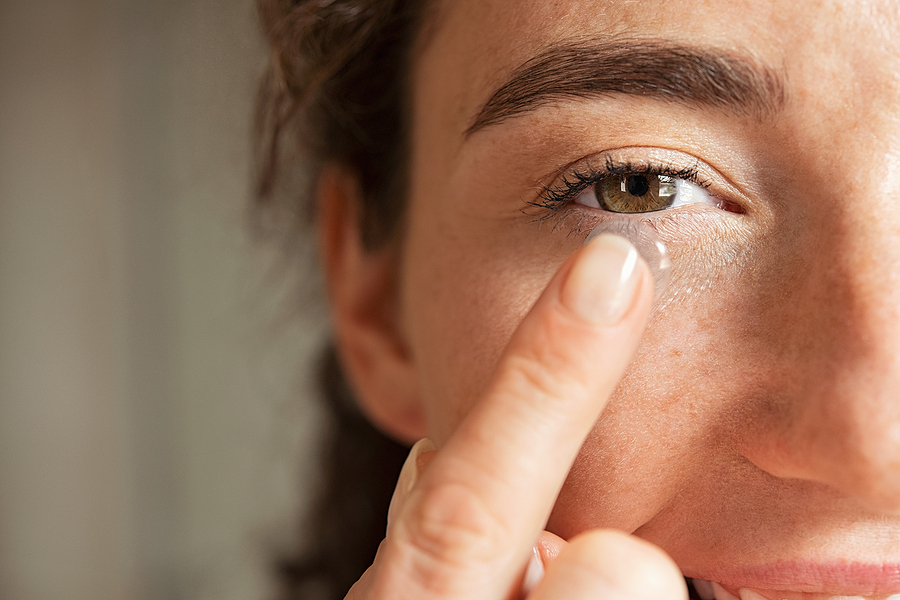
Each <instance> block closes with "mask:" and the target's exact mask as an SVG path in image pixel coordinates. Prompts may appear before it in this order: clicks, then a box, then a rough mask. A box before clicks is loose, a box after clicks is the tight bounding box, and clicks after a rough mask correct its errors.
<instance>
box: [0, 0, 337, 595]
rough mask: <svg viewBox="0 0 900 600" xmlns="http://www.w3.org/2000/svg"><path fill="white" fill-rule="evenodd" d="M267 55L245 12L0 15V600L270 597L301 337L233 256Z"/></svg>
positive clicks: (56, 3)
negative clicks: (255, 108)
mask: <svg viewBox="0 0 900 600" xmlns="http://www.w3.org/2000/svg"><path fill="white" fill-rule="evenodd" d="M265 56H266V52H265V49H264V48H263V46H262V42H261V40H260V36H259V34H258V32H257V24H256V19H255V12H254V7H253V3H252V0H194V1H192V0H183V1H178V2H175V1H171V0H154V1H153V2H139V1H137V0H119V1H112V0H81V1H74V0H72V1H65V0H0V600H51V599H52V600H56V599H60V600H82V599H84V600H87V599H90V600H106V599H136V600H145V599H146V600H156V599H207V598H209V599H212V598H216V599H226V600H227V599H238V598H240V599H242V600H253V599H257V598H272V597H273V596H274V593H273V580H272V577H271V575H270V573H269V571H268V570H267V569H269V566H270V564H271V562H272V560H273V557H274V556H275V555H276V554H277V553H278V552H281V551H284V550H287V549H289V548H290V547H291V546H292V544H293V542H294V539H295V537H296V536H295V533H296V527H297V521H298V519H297V515H298V513H299V511H300V510H301V509H302V507H303V504H304V502H305V498H306V492H308V489H309V487H311V486H310V485H308V484H306V483H304V482H308V481H311V480H312V479H314V474H313V472H312V471H311V470H310V466H309V464H308V463H309V459H302V457H304V456H308V454H309V450H310V449H311V448H312V447H314V445H315V440H316V432H317V431H318V429H319V422H318V416H317V413H316V412H315V410H314V408H313V406H312V405H311V403H310V401H309V399H308V396H309V392H308V390H309V389H310V383H309V377H308V374H307V373H306V368H305V367H304V365H306V364H307V363H308V362H309V356H310V352H311V351H312V349H315V348H316V347H317V346H318V343H319V339H320V336H321V335H322V331H321V325H319V326H313V323H316V322H321V321H322V319H315V318H309V317H307V318H301V317H299V316H296V315H295V314H294V313H295V309H296V308H297V306H296V304H297V297H296V296H295V295H293V290H294V286H295V284H296V277H292V276H291V271H292V269H293V267H292V266H291V265H290V264H287V265H285V263H283V262H280V261H279V256H278V252H277V250H276V249H272V248H266V247H264V246H261V245H260V244H259V243H257V242H254V241H252V240H251V239H250V236H249V234H248V227H247V213H246V205H247V202H248V198H249V195H250V194H249V190H250V181H249V179H250V166H251V162H252V161H251V156H250V147H251V144H250V131H251V121H252V116H251V113H252V102H253V96H254V87H255V84H256V80H257V78H258V76H259V75H260V73H261V71H262V69H263V66H264V63H265ZM298 272H299V270H298ZM301 308H303V307H301ZM306 312H307V313H309V311H306Z"/></svg>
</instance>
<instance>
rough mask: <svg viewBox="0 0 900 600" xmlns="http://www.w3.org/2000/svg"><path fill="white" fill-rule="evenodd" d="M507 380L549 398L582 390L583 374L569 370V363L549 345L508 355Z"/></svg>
mask: <svg viewBox="0 0 900 600" xmlns="http://www.w3.org/2000/svg"><path fill="white" fill-rule="evenodd" d="M506 368H507V369H508V371H507V377H505V378H504V379H506V380H507V381H509V382H511V384H512V387H513V388H514V389H521V390H522V391H524V390H527V391H528V393H529V395H533V394H535V393H537V394H539V395H541V396H545V397H548V398H555V397H557V396H561V395H562V396H570V395H572V394H573V393H581V392H583V391H584V390H585V384H584V381H583V378H581V377H578V376H576V374H575V373H572V365H571V364H570V363H569V362H567V361H566V360H565V359H564V357H560V356H559V355H558V354H556V353H554V352H553V350H552V349H546V348H545V349H540V350H536V351H529V352H522V353H518V354H515V355H512V356H510V357H509V360H508V362H507V365H506Z"/></svg>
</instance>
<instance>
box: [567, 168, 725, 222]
mask: <svg viewBox="0 0 900 600" xmlns="http://www.w3.org/2000/svg"><path fill="white" fill-rule="evenodd" d="M573 201H574V202H575V203H576V204H581V205H584V206H589V207H592V208H599V209H601V210H605V211H608V212H614V213H644V212H655V211H659V210H665V209H667V208H677V207H679V206H687V205H689V204H708V205H710V206H716V207H719V206H720V204H721V203H720V202H719V201H718V199H716V198H715V197H713V196H711V195H710V194H709V193H708V192H707V191H706V190H705V189H703V188H702V187H700V186H699V185H696V184H694V183H691V182H690V181H687V180H686V179H682V178H678V177H671V176H668V175H654V174H651V173H647V174H642V173H624V174H620V175H610V176H608V177H603V178H601V179H599V180H598V181H597V182H596V183H594V185H592V186H591V187H588V188H586V189H585V190H584V191H582V192H581V193H580V194H578V196H576V197H575V199H574V200H573Z"/></svg>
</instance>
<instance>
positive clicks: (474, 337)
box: [403, 226, 571, 441]
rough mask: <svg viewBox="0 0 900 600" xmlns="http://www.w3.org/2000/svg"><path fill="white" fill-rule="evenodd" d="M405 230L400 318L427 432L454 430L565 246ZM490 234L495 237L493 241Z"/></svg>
mask: <svg viewBox="0 0 900 600" xmlns="http://www.w3.org/2000/svg"><path fill="white" fill-rule="evenodd" d="M455 230H456V231H457V232H462V233H457V235H455V236H454V237H452V238H449V237H445V238H441V237H439V236H433V235H421V236H411V238H410V239H409V240H408V242H409V243H408V244H407V247H406V262H405V265H404V270H405V273H404V275H405V277H404V281H403V299H404V324H405V329H406V333H407V337H408V340H409V344H410V347H411V351H412V355H413V360H414V362H415V369H416V371H417V373H418V376H419V386H420V390H421V392H422V398H423V402H424V404H425V408H426V411H427V418H428V424H429V432H430V435H432V436H434V437H435V438H436V439H438V441H442V440H444V439H446V438H447V436H449V435H450V433H452V431H453V429H455V427H456V426H457V425H458V424H459V422H460V420H461V419H462V418H463V417H464V416H465V414H466V413H467V412H468V409H469V408H470V407H471V406H472V405H473V404H474V403H475V402H476V401H477V400H478V398H479V397H480V395H481V393H482V391H483V389H484V388H485V387H486V385H487V383H488V381H489V379H490V376H491V374H492V373H493V371H494V370H495V368H496V365H497V362H498V360H499V359H500V356H501V354H502V353H503V350H504V348H505V347H506V345H507V343H508V342H509V339H510V338H511V337H512V335H513V333H514V332H515V330H516V328H517V327H518V326H519V323H521V321H522V319H524V318H525V315H526V314H527V313H528V311H529V310H530V309H531V307H532V306H533V305H534V303H535V302H536V301H537V299H538V297H539V296H540V294H541V292H542V291H543V289H544V288H545V287H546V285H547V283H548V282H549V281H550V279H551V278H552V277H553V274H554V273H555V272H556V270H557V268H558V267H559V265H560V264H562V262H563V261H564V260H565V257H566V256H567V255H568V253H569V252H570V251H571V250H570V249H568V248H559V247H555V248H554V247H552V246H554V245H551V247H548V246H547V245H546V244H535V243H532V244H513V243H499V242H497V241H496V240H497V236H496V232H495V233H494V234H493V235H485V234H482V233H481V231H480V228H479V227H477V226H474V227H465V226H463V227H459V226H457V227H456V229H455ZM491 240H495V241H494V242H493V243H492V242H491Z"/></svg>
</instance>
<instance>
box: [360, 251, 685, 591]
mask: <svg viewBox="0 0 900 600" xmlns="http://www.w3.org/2000/svg"><path fill="white" fill-rule="evenodd" d="M652 290H653V283H652V279H651V277H650V273H649V270H648V268H647V266H646V264H644V262H643V261H642V260H641V259H640V257H639V255H638V254H637V252H636V251H635V250H634V248H633V247H632V246H631V244H629V243H628V242H627V241H626V240H625V239H624V238H620V237H616V236H611V235H601V236H600V237H598V238H597V239H595V240H593V241H592V242H591V243H590V244H588V245H586V246H585V247H584V248H582V249H581V250H579V251H578V252H576V253H575V254H574V255H573V256H571V257H570V258H569V259H568V260H567V261H566V262H565V264H563V266H562V267H561V268H560V270H559V272H558V273H557V274H556V275H555V276H554V278H553V279H552V281H551V282H550V284H549V285H548V287H547V289H546V290H545V291H544V293H543V294H542V296H541V297H540V299H539V300H538V302H537V303H536V304H535V306H534V308H533V309H532V310H531V312H530V313H529V314H528V316H527V317H526V318H525V319H524V321H523V322H522V324H521V325H520V327H519V329H518V330H517V331H516V333H515V335H514V336H513V338H512V340H511V341H510V344H509V347H508V348H507V350H506V352H505V353H504V355H503V357H502V359H501V360H500V363H499V366H498V368H497V371H496V372H495V374H494V376H493V378H492V380H491V383H490V385H489V386H488V388H487V392H486V393H485V394H484V396H483V397H482V398H480V399H479V401H478V403H477V404H476V405H475V406H474V408H473V409H472V411H471V412H470V413H469V414H468V415H467V416H466V418H465V420H464V421H463V422H462V423H461V424H460V426H459V427H458V428H457V430H456V431H455V432H454V434H453V435H452V436H451V438H450V439H449V440H447V442H446V444H445V445H444V447H443V448H441V449H440V450H439V451H433V448H434V446H433V444H432V443H431V442H430V441H427V440H426V441H422V442H419V443H418V444H417V445H416V446H415V447H414V448H413V452H412V453H411V454H410V458H409V459H408V460H407V464H406V465H405V466H404V468H403V471H402V473H401V476H400V480H399V482H398V485H397V489H396V491H395V493H394V498H393V500H392V503H391V510H390V514H389V519H388V530H387V537H386V538H385V540H384V541H383V542H382V544H381V547H380V548H379V551H378V554H377V556H376V558H375V562H374V563H373V564H372V566H371V567H370V568H369V569H368V570H367V571H366V573H365V574H364V575H363V577H362V578H361V579H360V580H359V581H358V582H357V583H356V585H354V586H353V588H352V589H351V590H350V593H349V594H348V596H347V598H348V600H376V599H378V600H381V599H385V600H388V599H390V600H406V599H408V600H436V599H439V598H440V599H460V600H462V599H465V600H509V599H513V598H522V597H527V598H528V599H529V600H549V599H558V600H579V599H581V598H585V599H587V598H591V599H599V600H604V599H612V598H615V599H622V600H624V599H633V600H638V599H643V598H647V599H648V600H649V599H650V598H653V599H654V600H685V599H686V597H687V592H686V588H685V584H684V579H683V578H682V577H681V574H680V572H679V570H678V568H677V567H676V566H675V564H674V563H673V562H672V560H671V559H669V558H668V557H667V556H666V555H665V554H664V553H663V552H662V551H661V550H659V549H658V548H656V547H654V546H652V545H651V544H649V543H647V542H644V541H642V540H638V539H637V538H634V537H631V536H627V535H625V534H623V533H617V532H613V531H600V530H597V531H590V532H586V533H583V534H581V535H579V536H577V537H575V538H574V539H572V540H571V541H570V542H568V543H567V542H565V541H564V540H562V539H561V538H559V537H557V536H554V535H553V534H551V533H549V532H546V531H542V530H543V528H544V526H545V524H546V522H547V518H548V516H549V514H550V511H551V509H552V507H553V504H554V502H555V500H556V496H557V495H558V493H559V490H560V489H561V487H562V484H563V481H564V480H565V478H566V475H567V473H568V471H569V469H570V468H571V466H572V463H573V461H574V460H575V456H576V455H577V453H578V451H579V449H580V448H581V445H582V444H583V442H584V439H585V438H586V437H587V434H588V433H589V432H590V430H591V428H592V426H593V424H594V423H595V422H596V420H597V419H598V417H599V415H600V413H601V412H602V411H603V408H604V407H605V406H606V403H607V401H608V399H609V396H610V394H611V393H612V391H613V389H614V388H615V386H616V384H617V383H618V381H619V379H620V378H621V377H622V374H623V372H624V371H625V368H626V367H627V365H628V363H629V361H630V360H631V357H632V355H633V353H634V351H635V349H636V347H637V344H638V341H639V339H640V337H641V334H642V333H643V330H644V328H645V326H646V321H647V316H648V314H649V311H650V306H651V302H652ZM598 357H602V360H598Z"/></svg>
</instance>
